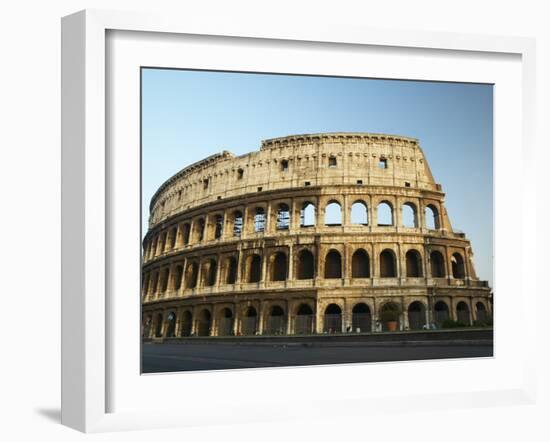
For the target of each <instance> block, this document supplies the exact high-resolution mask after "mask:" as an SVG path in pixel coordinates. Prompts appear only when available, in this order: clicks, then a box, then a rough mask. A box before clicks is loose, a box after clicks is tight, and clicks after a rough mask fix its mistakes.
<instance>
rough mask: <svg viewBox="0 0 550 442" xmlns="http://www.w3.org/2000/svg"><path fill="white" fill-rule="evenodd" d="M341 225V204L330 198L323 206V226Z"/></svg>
mask: <svg viewBox="0 0 550 442" xmlns="http://www.w3.org/2000/svg"><path fill="white" fill-rule="evenodd" d="M341 225H342V206H341V205H340V203H339V202H338V201H336V200H330V201H329V202H328V204H327V205H326V207H325V226H341Z"/></svg>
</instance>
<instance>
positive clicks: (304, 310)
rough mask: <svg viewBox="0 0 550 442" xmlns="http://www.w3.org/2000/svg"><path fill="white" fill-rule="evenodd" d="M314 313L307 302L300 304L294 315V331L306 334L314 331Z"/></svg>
mask: <svg viewBox="0 0 550 442" xmlns="http://www.w3.org/2000/svg"><path fill="white" fill-rule="evenodd" d="M314 323H315V315H314V314H313V309H312V308H311V306H310V305H309V304H305V303H303V304H300V305H299V306H298V308H297V310H296V314H295V315H294V333H295V334H297V335H307V334H311V333H313V331H314Z"/></svg>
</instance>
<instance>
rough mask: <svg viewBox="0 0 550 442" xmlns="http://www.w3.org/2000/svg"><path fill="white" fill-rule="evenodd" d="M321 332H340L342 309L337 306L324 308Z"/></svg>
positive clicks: (331, 305) (330, 305) (332, 305)
mask: <svg viewBox="0 0 550 442" xmlns="http://www.w3.org/2000/svg"><path fill="white" fill-rule="evenodd" d="M323 332H325V333H329V334H332V333H341V332H342V309H341V308H340V306H339V305H338V304H334V303H333V304H329V305H327V307H326V308H325V315H324V320H323Z"/></svg>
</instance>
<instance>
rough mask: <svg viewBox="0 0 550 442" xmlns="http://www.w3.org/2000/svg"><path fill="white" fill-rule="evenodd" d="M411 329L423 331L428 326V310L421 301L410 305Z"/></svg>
mask: <svg viewBox="0 0 550 442" xmlns="http://www.w3.org/2000/svg"><path fill="white" fill-rule="evenodd" d="M408 315H409V328H410V329H411V330H422V329H423V328H424V326H425V325H426V308H425V307H424V304H422V303H421V302H419V301H414V302H411V303H410V304H409V308H408Z"/></svg>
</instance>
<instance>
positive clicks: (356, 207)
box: [350, 200, 369, 226]
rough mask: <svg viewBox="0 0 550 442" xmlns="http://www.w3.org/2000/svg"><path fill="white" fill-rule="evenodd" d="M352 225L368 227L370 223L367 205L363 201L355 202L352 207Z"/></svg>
mask: <svg viewBox="0 0 550 442" xmlns="http://www.w3.org/2000/svg"><path fill="white" fill-rule="evenodd" d="M350 220H351V224H359V225H362V226H366V225H368V223H369V215H368V208H367V203H366V202H365V201H363V200H357V201H355V202H354V203H353V204H352V206H351V216H350Z"/></svg>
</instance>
